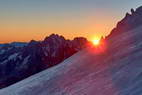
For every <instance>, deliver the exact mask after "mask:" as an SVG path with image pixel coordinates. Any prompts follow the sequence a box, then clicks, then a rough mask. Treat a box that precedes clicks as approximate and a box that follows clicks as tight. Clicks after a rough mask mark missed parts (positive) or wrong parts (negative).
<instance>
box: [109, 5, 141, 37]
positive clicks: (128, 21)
mask: <svg viewBox="0 0 142 95" xmlns="http://www.w3.org/2000/svg"><path fill="white" fill-rule="evenodd" d="M141 18H142V7H139V8H137V9H136V10H135V11H134V9H131V13H130V14H129V13H127V14H126V16H125V17H124V18H123V19H122V20H121V21H120V22H118V24H117V26H116V28H114V29H113V30H112V32H111V34H110V35H109V36H108V38H113V37H115V35H117V34H121V33H123V32H128V31H130V30H132V29H135V28H137V27H139V26H141V25H142V19H141Z"/></svg>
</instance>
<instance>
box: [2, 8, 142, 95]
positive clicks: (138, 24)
mask: <svg viewBox="0 0 142 95" xmlns="http://www.w3.org/2000/svg"><path fill="white" fill-rule="evenodd" d="M141 18H142V7H139V8H137V9H136V10H134V9H131V13H127V14H126V16H125V17H124V18H123V19H122V20H121V21H120V22H118V24H117V26H116V27H115V28H114V29H113V30H112V32H111V33H110V34H109V35H108V36H107V37H105V39H104V40H102V42H103V43H104V44H100V46H98V47H90V46H88V47H86V48H84V49H83V50H81V51H79V52H77V53H75V54H74V55H73V56H71V57H69V58H67V59H66V60H64V61H63V62H61V63H60V64H58V65H56V66H54V67H51V68H49V69H46V70H44V71H42V72H39V73H37V74H35V75H33V76H31V77H29V78H26V79H24V80H22V81H20V82H18V83H16V84H14V85H11V86H9V87H7V88H4V89H1V90H0V95H142V19H141Z"/></svg>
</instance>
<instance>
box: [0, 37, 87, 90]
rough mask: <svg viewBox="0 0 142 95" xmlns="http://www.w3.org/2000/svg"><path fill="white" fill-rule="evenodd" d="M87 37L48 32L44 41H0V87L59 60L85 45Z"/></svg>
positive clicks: (50, 65) (57, 62)
mask: <svg viewBox="0 0 142 95" xmlns="http://www.w3.org/2000/svg"><path fill="white" fill-rule="evenodd" d="M87 42H88V41H87V39H86V38H83V37H76V38H74V40H66V39H65V38H64V37H63V36H60V35H57V34H52V35H50V36H48V37H46V38H45V39H44V41H34V40H32V41H30V42H29V43H21V42H13V43H10V44H1V45H0V76H1V77H0V88H3V87H6V86H9V85H10V84H13V83H15V82H17V81H20V80H22V79H24V78H27V77H29V76H31V75H33V74H35V73H38V72H40V71H42V70H45V69H47V68H49V67H52V66H54V65H57V64H59V63H60V62H62V61H63V60H65V59H66V58H68V57H70V56H71V55H73V54H74V53H76V52H78V51H79V50H81V49H83V48H85V47H86V45H87Z"/></svg>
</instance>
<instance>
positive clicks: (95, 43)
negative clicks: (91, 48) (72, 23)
mask: <svg viewBox="0 0 142 95" xmlns="http://www.w3.org/2000/svg"><path fill="white" fill-rule="evenodd" d="M92 42H93V44H94V45H95V46H98V45H99V44H100V39H94V40H93V41H92Z"/></svg>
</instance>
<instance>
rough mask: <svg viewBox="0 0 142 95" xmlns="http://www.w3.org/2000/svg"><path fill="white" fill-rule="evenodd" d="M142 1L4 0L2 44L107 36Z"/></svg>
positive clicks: (0, 8)
mask: <svg viewBox="0 0 142 95" xmlns="http://www.w3.org/2000/svg"><path fill="white" fill-rule="evenodd" d="M141 5H142V0H0V43H8V42H13V41H16V42H17V41H20V42H27V41H30V40H43V39H44V38H45V37H46V36H49V35H50V34H52V33H55V34H60V35H63V36H64V37H65V38H67V39H73V38H74V37H77V36H83V37H86V38H87V39H88V40H92V39H93V38H100V37H101V36H107V35H108V34H109V33H110V31H111V30H112V29H113V28H114V27H115V26H116V23H117V22H118V21H120V20H121V19H122V18H123V17H124V16H125V14H126V12H130V9H131V8H134V9H136V8H137V7H139V6H141Z"/></svg>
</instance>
